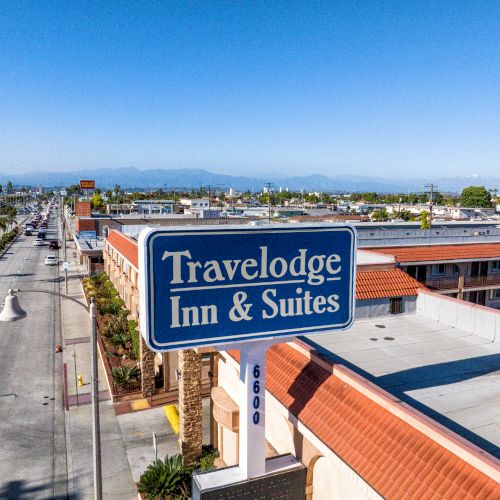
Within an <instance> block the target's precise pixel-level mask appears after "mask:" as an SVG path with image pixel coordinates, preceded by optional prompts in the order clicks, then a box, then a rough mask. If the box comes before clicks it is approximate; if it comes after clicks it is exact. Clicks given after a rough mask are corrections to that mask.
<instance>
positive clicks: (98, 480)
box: [90, 297, 102, 500]
mask: <svg viewBox="0 0 500 500" xmlns="http://www.w3.org/2000/svg"><path fill="white" fill-rule="evenodd" d="M90 318H91V321H92V339H91V342H92V344H91V350H92V379H91V381H90V384H91V391H92V445H93V446H92V451H93V463H94V499H95V500H101V498H102V474H101V426H100V419H99V380H98V378H97V322H96V313H95V299H94V298H93V297H92V298H91V299H90Z"/></svg>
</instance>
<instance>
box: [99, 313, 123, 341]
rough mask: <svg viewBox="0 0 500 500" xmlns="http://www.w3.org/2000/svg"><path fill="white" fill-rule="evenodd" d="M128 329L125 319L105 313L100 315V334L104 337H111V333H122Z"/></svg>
mask: <svg viewBox="0 0 500 500" xmlns="http://www.w3.org/2000/svg"><path fill="white" fill-rule="evenodd" d="M128 331H129V330H128V324H127V321H126V320H124V319H123V318H122V317H121V316H114V315H113V314H106V315H105V316H103V317H102V326H101V334H102V335H103V336H104V337H107V338H111V337H113V335H117V334H118V335H122V334H125V333H127V332H128Z"/></svg>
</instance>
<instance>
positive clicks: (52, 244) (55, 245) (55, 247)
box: [49, 240, 60, 250]
mask: <svg viewBox="0 0 500 500" xmlns="http://www.w3.org/2000/svg"><path fill="white" fill-rule="evenodd" d="M59 248H60V246H59V242H58V241H57V240H50V241H49V249H50V250H59Z"/></svg>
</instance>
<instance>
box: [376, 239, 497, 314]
mask: <svg viewBox="0 0 500 500" xmlns="http://www.w3.org/2000/svg"><path fill="white" fill-rule="evenodd" d="M369 250H370V251H371V252H374V253H375V252H376V253H379V254H383V255H386V256H391V257H392V258H394V260H395V263H396V264H397V265H398V266H399V267H400V268H401V269H402V270H403V271H404V272H406V273H407V274H408V275H409V276H412V277H413V278H415V279H416V280H418V281H419V282H421V283H422V284H424V285H425V286H427V287H428V288H430V289H431V290H435V291H437V292H438V293H440V294H443V295H447V296H449V297H455V298H459V299H463V300H465V301H467V302H472V303H474V304H480V305H483V306H488V307H493V308H495V309H500V242H496V243H472V244H455V245H418V246H397V247H386V248H370V249H369Z"/></svg>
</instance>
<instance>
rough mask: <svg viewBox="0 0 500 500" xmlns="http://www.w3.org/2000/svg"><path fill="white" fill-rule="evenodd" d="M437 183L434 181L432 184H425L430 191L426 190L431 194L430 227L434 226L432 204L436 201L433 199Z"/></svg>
mask: <svg viewBox="0 0 500 500" xmlns="http://www.w3.org/2000/svg"><path fill="white" fill-rule="evenodd" d="M437 187H438V186H437V184H433V183H432V182H431V183H430V184H425V185H424V188H427V189H429V191H426V192H428V193H429V194H430V196H429V228H431V227H432V204H433V202H434V200H433V193H434V190H435V189H437Z"/></svg>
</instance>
